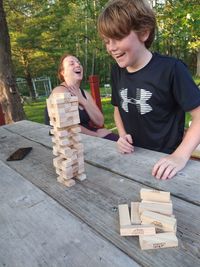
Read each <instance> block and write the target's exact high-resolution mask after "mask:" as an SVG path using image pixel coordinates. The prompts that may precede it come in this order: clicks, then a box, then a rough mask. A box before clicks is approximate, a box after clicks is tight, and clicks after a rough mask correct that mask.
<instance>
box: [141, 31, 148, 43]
mask: <svg viewBox="0 0 200 267" xmlns="http://www.w3.org/2000/svg"><path fill="white" fill-rule="evenodd" d="M149 34H150V31H149V30H144V31H142V32H141V33H140V41H142V42H146V40H147V39H148V38H149Z"/></svg>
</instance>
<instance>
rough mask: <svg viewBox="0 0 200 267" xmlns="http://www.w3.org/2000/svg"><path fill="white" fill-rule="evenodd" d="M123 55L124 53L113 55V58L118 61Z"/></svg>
mask: <svg viewBox="0 0 200 267" xmlns="http://www.w3.org/2000/svg"><path fill="white" fill-rule="evenodd" d="M124 55H125V53H122V54H118V55H114V57H115V58H116V59H119V58H121V57H123V56H124Z"/></svg>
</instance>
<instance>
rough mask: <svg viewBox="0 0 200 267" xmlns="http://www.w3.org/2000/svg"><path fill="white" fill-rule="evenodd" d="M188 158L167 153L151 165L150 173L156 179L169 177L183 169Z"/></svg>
mask: <svg viewBox="0 0 200 267" xmlns="http://www.w3.org/2000/svg"><path fill="white" fill-rule="evenodd" d="M187 161H188V159H187V158H183V157H179V156H176V155H173V154H171V155H169V156H167V157H164V158H162V159H160V160H159V161H158V162H157V163H156V164H155V165H154V167H153V170H152V175H153V176H155V178H157V179H162V180H166V179H171V178H173V177H174V176H175V175H176V174H177V172H178V171H180V170H181V169H183V168H184V167H185V165H186V163H187Z"/></svg>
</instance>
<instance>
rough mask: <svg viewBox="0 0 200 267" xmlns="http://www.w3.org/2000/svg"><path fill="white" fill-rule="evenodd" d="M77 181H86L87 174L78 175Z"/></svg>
mask: <svg viewBox="0 0 200 267" xmlns="http://www.w3.org/2000/svg"><path fill="white" fill-rule="evenodd" d="M75 178H76V179H77V180H79V181H84V180H85V179H86V174H85V173H82V174H78V175H76V177H75Z"/></svg>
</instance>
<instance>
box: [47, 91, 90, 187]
mask: <svg viewBox="0 0 200 267" xmlns="http://www.w3.org/2000/svg"><path fill="white" fill-rule="evenodd" d="M47 108H48V113H49V117H50V125H51V126H53V129H51V133H52V135H53V137H52V142H53V154H54V155H55V156H56V158H54V159H53V164H54V166H55V169H56V173H57V174H58V175H59V176H58V178H57V180H58V181H59V182H60V183H62V184H64V185H65V186H68V187H69V186H72V185H74V184H75V180H74V179H73V178H76V179H78V180H80V181H83V180H84V179H85V178H86V175H85V169H84V157H83V144H81V143H80V141H81V136H80V131H81V128H80V126H79V125H78V123H79V122H80V119H79V113H78V98H77V97H76V96H71V94H70V93H68V92H66V93H57V94H54V95H52V96H50V98H49V99H47Z"/></svg>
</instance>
